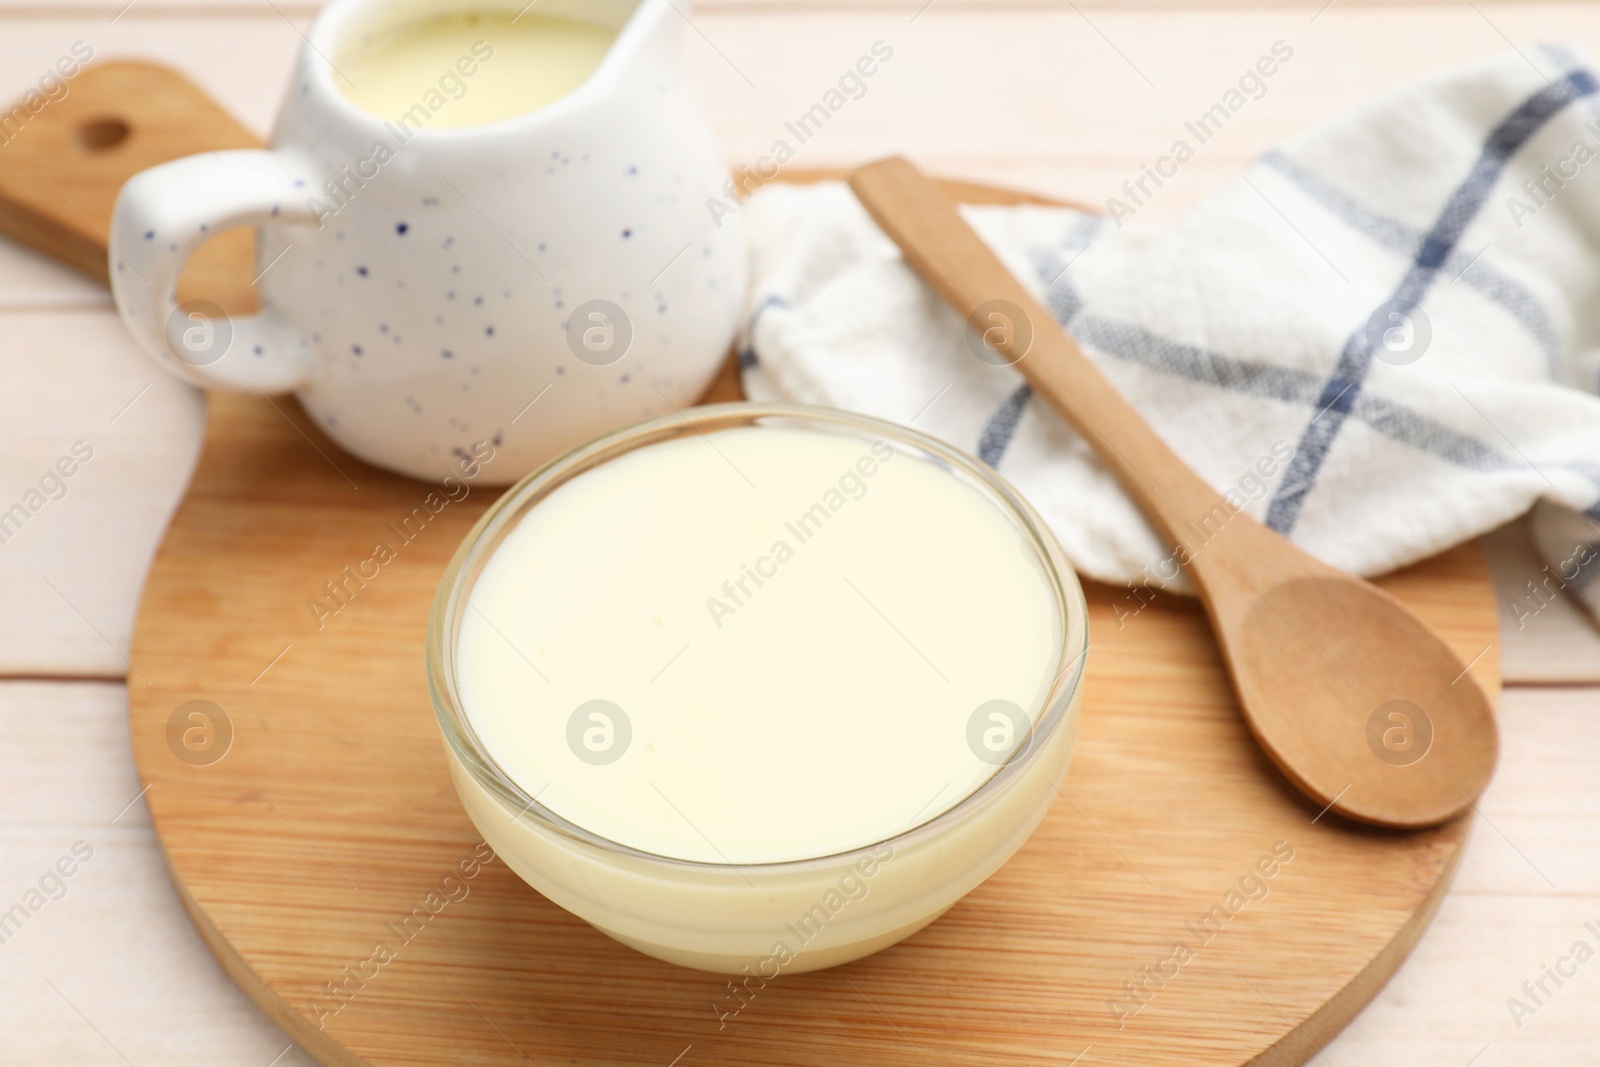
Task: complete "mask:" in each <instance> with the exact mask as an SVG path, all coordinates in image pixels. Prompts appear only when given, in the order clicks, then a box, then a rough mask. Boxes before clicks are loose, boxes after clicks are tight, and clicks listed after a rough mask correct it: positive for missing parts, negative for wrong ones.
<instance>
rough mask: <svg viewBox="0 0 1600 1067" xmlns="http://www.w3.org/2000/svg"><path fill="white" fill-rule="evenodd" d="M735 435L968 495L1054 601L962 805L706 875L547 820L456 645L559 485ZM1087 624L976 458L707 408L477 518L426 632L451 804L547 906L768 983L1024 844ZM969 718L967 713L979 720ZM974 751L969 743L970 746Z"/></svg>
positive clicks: (1036, 535)
mask: <svg viewBox="0 0 1600 1067" xmlns="http://www.w3.org/2000/svg"><path fill="white" fill-rule="evenodd" d="M741 427H784V428H791V429H792V428H802V429H808V430H818V431H822V432H826V433H831V434H844V435H850V436H854V437H857V438H860V439H861V440H862V441H864V442H886V443H887V444H888V446H889V447H891V448H893V449H895V450H896V452H897V453H900V454H905V455H909V456H912V457H915V458H917V459H920V460H922V461H926V462H929V463H932V464H934V465H935V466H937V467H938V468H940V469H941V470H942V471H944V472H946V473H947V474H948V475H949V476H951V477H954V478H958V479H960V480H962V481H963V482H964V483H965V484H967V485H968V486H970V487H972V488H974V489H976V490H977V491H978V492H979V493H980V494H981V495H982V496H983V497H984V498H986V499H987V501H988V502H989V503H990V504H992V505H993V506H994V507H995V508H996V509H998V511H999V512H1000V513H1001V514H1002V515H1003V516H1004V517H1005V519H1006V520H1007V521H1009V523H1010V524H1011V525H1013V526H1014V528H1015V529H1016V531H1017V533H1018V535H1019V541H1020V543H1021V544H1022V546H1023V548H1024V550H1025V551H1026V552H1028V553H1031V554H1032V555H1033V556H1034V557H1035V558H1036V561H1037V563H1038V565H1039V570H1040V573H1041V574H1042V575H1043V576H1044V579H1045V580H1046V582H1047V583H1048V586H1049V596H1050V598H1051V601H1052V604H1053V608H1052V612H1053V613H1055V612H1058V613H1059V614H1058V616H1057V621H1058V623H1059V625H1058V626H1057V627H1056V629H1055V633H1057V634H1058V635H1059V645H1058V647H1055V648H1054V650H1053V651H1054V656H1053V667H1052V670H1051V672H1050V676H1049V678H1047V679H1045V681H1044V683H1043V684H1041V686H1040V691H1041V692H1042V693H1043V694H1044V696H1043V698H1042V700H1041V702H1040V704H1039V706H1037V707H1032V708H1027V709H1025V710H1026V712H1027V715H1028V719H1029V720H1030V721H1031V727H1025V728H1024V729H1025V732H1024V735H1023V736H1022V737H1021V738H1020V739H1016V740H1015V747H1014V748H1009V749H1007V751H1006V752H1004V753H1001V755H1000V757H999V758H998V759H996V760H988V761H986V762H990V763H995V764H996V765H995V766H994V768H993V771H992V773H990V774H989V775H988V777H987V778H985V779H983V780H982V781H981V784H979V785H978V786H977V787H976V788H974V789H973V790H972V791H971V792H969V793H968V794H967V795H965V796H964V797H962V798H961V799H960V800H958V801H957V802H955V803H954V804H953V805H952V806H949V807H947V808H945V809H943V810H941V811H938V812H937V813H935V814H933V815H932V816H931V817H929V818H927V819H925V820H924V821H921V822H919V823H917V824H916V825H914V826H912V827H910V828H909V829H906V830H904V831H902V832H900V833H897V834H894V835H893V836H890V837H887V838H885V839H884V840H881V841H877V842H875V843H873V844H870V845H866V846H864V847H859V848H853V849H850V850H849V851H843V852H838V853H835V854H833V855H826V856H815V857H810V858H805V859H794V860H784V861H781V862H764V863H737V864H735V863H711V862H700V861H692V860H685V859H679V858H675V857H671V856H663V855H656V854H653V853H651V852H648V851H643V850H641V849H639V848H635V847H630V846H628V845H625V844H621V843H618V842H616V841H613V840H608V839H607V838H605V837H603V836H600V835H599V834H597V833H594V832H592V831H591V830H589V829H586V828H585V827H583V826H579V825H576V824H574V823H573V822H572V821H570V820H569V819H567V818H564V817H563V816H562V815H560V814H559V813H558V812H556V811H554V810H552V809H551V808H548V807H546V806H544V805H542V804H541V803H540V802H539V800H538V797H537V795H530V794H529V792H528V791H526V790H525V789H524V788H523V787H522V786H521V785H519V784H518V783H517V782H516V781H514V780H513V779H512V777H511V776H510V775H509V774H507V773H506V771H505V770H504V769H503V768H502V767H501V765H500V764H499V763H498V762H497V761H496V759H495V757H494V755H493V753H491V752H490V751H489V750H488V748H487V747H486V746H485V744H484V743H483V741H482V740H481V739H480V737H479V735H478V733H477V732H476V731H475V730H474V729H473V724H472V721H471V719H470V718H469V716H468V714H467V710H466V708H465V707H464V705H463V701H462V699H461V694H460V690H459V687H458V677H457V673H456V672H457V666H458V662H457V654H456V645H457V638H458V634H459V631H460V627H461V622H462V619H463V617H464V615H465V613H466V612H467V611H469V610H471V607H470V606H469V598H470V597H471V594H472V590H473V587H474V584H475V583H476V581H477V580H478V578H479V576H480V574H481V573H482V571H483V569H484V567H485V565H486V563H487V562H488V560H489V559H490V557H491V556H492V555H493V553H494V552H495V549H496V547H497V546H498V545H499V544H500V543H501V542H502V541H503V540H504V538H505V537H506V536H507V534H508V533H509V532H510V531H511V530H512V529H514V528H515V527H516V525H517V524H518V522H519V521H520V520H521V519H522V518H523V517H524V516H525V515H527V514H528V512H529V511H530V510H531V509H533V508H535V507H537V506H538V505H539V504H540V502H541V501H543V500H544V499H546V498H547V497H548V496H549V495H550V494H551V493H552V492H554V491H555V490H556V489H557V488H558V487H560V486H562V485H563V484H565V483H567V482H569V481H570V480H572V479H574V478H576V477H578V476H579V475H581V474H582V473H584V472H585V471H588V470H591V469H593V468H595V467H597V466H599V465H601V464H604V463H607V462H609V461H611V460H613V459H615V458H617V457H618V456H621V455H624V454H626V453H629V452H631V451H633V450H635V449H639V448H642V447H645V446H647V445H652V444H656V443H659V442H665V441H671V440H675V439H678V438H683V437H686V436H689V435H703V434H709V433H711V432H713V431H716V430H723V429H732V428H741ZM1087 650H1088V626H1087V615H1086V609H1085V606H1084V600H1083V592H1082V590H1081V588H1080V587H1079V585H1078V580H1077V577H1076V575H1075V574H1074V573H1073V571H1072V568H1071V566H1070V565H1069V564H1068V563H1067V561H1066V559H1065V557H1064V556H1063V555H1062V552H1061V549H1060V546H1059V545H1058V544H1057V543H1056V540H1055V538H1054V536H1053V535H1052V534H1051V533H1050V531H1049V530H1048V528H1047V527H1046V526H1045V525H1044V522H1043V520H1042V519H1040V517H1039V516H1038V515H1037V514H1036V513H1035V512H1034V510H1033V509H1032V508H1031V507H1030V506H1029V505H1028V503H1027V502H1026V501H1025V500H1023V499H1022V497H1021V496H1020V495H1018V494H1017V492H1016V491H1015V490H1014V489H1012V488H1011V486H1010V485H1009V484H1007V483H1006V482H1005V481H1004V480H1003V479H1002V478H1000V476H999V475H998V474H996V473H995V472H994V471H993V470H991V469H990V468H988V467H987V466H985V465H983V464H982V463H980V462H979V461H978V460H976V459H974V458H972V457H970V456H968V455H966V454H965V453H963V452H961V451H959V450H957V449H953V448H951V447H949V446H948V445H945V444H943V443H942V442H939V441H937V440H935V439H933V438H931V437H928V436H926V435H925V434H921V433H918V432H916V431H914V430H911V429H909V428H906V427H903V426H899V425H896V424H894V423H889V422H884V421H881V420H878V419H873V418H868V417H865V416H861V415H855V414H851V413H847V412H842V411H836V410H832V409H827V408H817V407H802V406H794V405H777V404H752V403H735V404H717V405H710V406H706V407H697V408H692V409H689V410H687V411H686V412H683V413H680V414H675V415H672V416H668V417H665V418H661V419H656V420H654V421H650V422H645V423H642V424H640V425H637V426H634V427H631V428H629V429H626V430H623V431H620V432H618V433H614V434H611V435H609V436H607V437H604V438H601V439H599V440H597V441H594V442H592V443H590V444H586V445H583V446H582V447H580V448H577V449H575V450H573V451H571V452H569V453H567V454H565V455H563V456H561V457H559V458H557V459H555V460H554V461H552V462H550V463H548V464H546V465H545V466H544V467H543V468H541V469H539V470H537V471H535V472H533V473H532V474H530V475H529V476H528V477H526V478H524V479H523V480H522V481H521V482H519V483H518V484H517V485H515V486H513V487H512V488H511V489H509V490H508V491H507V492H506V493H505V495H504V496H503V497H501V499H500V500H499V501H497V502H496V503H495V504H494V505H493V506H492V507H490V509H489V510H488V511H487V512H486V513H485V514H484V515H483V517H482V518H481V519H480V520H479V521H478V523H477V524H476V525H475V526H474V527H473V529H472V530H471V532H470V533H469V534H468V535H467V537H466V539H465V540H464V541H463V542H462V544H461V546H460V548H459V549H458V550H457V551H456V553H455V556H454V557H453V558H452V559H451V561H450V564H449V566H448V567H447V568H446V570H445V573H444V576H443V578H442V579H441V581H440V583H439V588H438V592H437V594H436V595H435V598H434V601H433V609H432V613H431V615H430V617H429V622H428V632H427V667H428V685H429V691H430V695H431V697H432V699H433V705H434V710H435V712H436V713H437V716H438V721H439V727H440V730H441V731H442V733H443V735H444V740H445V748H446V752H447V756H448V760H449V764H450V771H451V775H452V778H453V779H454V782H455V786H456V790H457V792H458V793H459V794H460V797H461V801H462V803H463V804H464V805H465V807H466V810H467V813H468V815H469V816H470V817H471V819H472V821H473V824H474V825H475V826H476V827H477V828H478V831H479V832H480V833H482V834H483V837H484V839H485V841H487V842H488V844H489V845H490V846H491V847H492V848H493V849H494V850H495V852H496V854H497V855H498V856H499V857H500V858H501V859H502V860H503V861H504V862H505V863H506V864H507V866H509V867H510V868H511V869H512V870H513V871H515V872H516V873H517V874H518V876H520V877H521V878H522V879H523V880H524V881H526V882H527V883H528V884H529V885H530V886H532V887H533V888H534V889H536V890H538V891H539V892H540V893H542V894H543V895H544V896H545V897H547V898H549V899H550V900H551V901H553V902H555V903H556V904H558V905H560V906H561V907H563V908H565V909H566V910H567V911H570V912H572V913H573V914H574V915H577V916H579V917H580V918H582V919H584V920H586V921H587V922H589V923H590V924H592V925H593V926H595V927H596V928H598V929H599V930H601V931H603V932H604V933H606V934H608V935H610V936H611V937H613V938H615V939H617V940H618V941H621V942H623V943H624V944H627V945H630V946H632V947H633V948H635V949H638V950H639V951H641V952H644V953H647V954H649V955H651V956H655V957H657V958H659V959H663V960H667V961H670V962H672V963H676V964H681V965H683V966H686V967H693V968H698V969H700V970H706V971H714V972H719V973H725V974H743V975H746V976H747V980H748V979H749V977H754V978H758V979H760V980H763V981H766V980H771V979H772V978H774V977H776V976H777V975H778V974H780V973H798V972H802V971H809V970H816V969H818V968H822V967H829V966H833V965H835V964H839V963H844V962H846V961H849V960H853V959H857V958H859V957H861V956H865V955H868V954H869V953H872V952H876V951H878V950H879V949H882V948H885V947H887V946H889V945H892V944H894V943H895V942H897V941H899V940H901V939H902V938H905V937H907V936H909V935H911V934H913V933H915V932H916V931H918V930H920V929H921V928H922V927H924V926H926V925H927V924H928V923H930V922H932V921H933V920H935V919H937V918H938V917H939V916H940V915H941V914H943V913H944V912H945V910H946V909H948V908H949V907H950V906H951V905H953V904H954V903H956V901H958V900H960V899H961V897H962V896H964V895H965V894H966V893H968V892H970V891H971V890H972V889H973V888H974V887H976V886H977V885H978V884H979V883H981V882H982V881H983V880H984V879H986V878H988V877H989V875H991V874H993V873H994V872H995V870H997V869H998V868H999V867H1000V865H1001V864H1003V863H1004V862H1005V861H1006V860H1008V859H1009V858H1010V857H1011V856H1012V855H1013V854H1014V853H1015V852H1016V851H1017V849H1019V848H1020V847H1021V846H1022V844H1023V843H1024V842H1025V841H1026V840H1027V839H1028V836H1029V835H1030V834H1031V833H1032V832H1033V830H1034V828H1035V827H1036V826H1037V825H1038V824H1039V822H1040V820H1042V819H1043V818H1044V815H1045V813H1046V811H1047V810H1048V809H1049V807H1050V804H1051V802H1052V801H1053V800H1054V799H1055V797H1056V795H1057V792H1058V790H1059V785H1060V782H1061V780H1062V778H1063V777H1064V775H1065V774H1066V770H1067V765H1068V762H1069V760H1070V758H1071V754H1072V748H1073V743H1074V740H1075V738H1076V734H1077V723H1078V708H1079V703H1080V699H1081V689H1082V679H1083V670H1084V660H1085V654H1086V652H1087ZM975 714H976V713H975ZM969 743H970V742H969Z"/></svg>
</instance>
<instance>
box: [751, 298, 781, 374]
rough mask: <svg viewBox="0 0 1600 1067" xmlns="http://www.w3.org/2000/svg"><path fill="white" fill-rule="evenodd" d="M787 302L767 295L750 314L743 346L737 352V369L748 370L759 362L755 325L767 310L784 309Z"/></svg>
mask: <svg viewBox="0 0 1600 1067" xmlns="http://www.w3.org/2000/svg"><path fill="white" fill-rule="evenodd" d="M788 306H789V302H788V301H787V300H785V299H784V298H783V297H781V296H778V295H777V294H776V293H769V294H767V296H766V297H765V298H763V299H762V301H761V303H759V304H757V305H756V309H755V310H754V311H752V312H751V313H750V322H749V323H748V324H747V325H746V326H745V328H744V337H745V345H744V347H743V348H741V349H740V350H739V369H740V370H749V369H750V368H751V367H754V366H756V365H757V364H758V363H759V362H760V360H758V359H757V358H756V323H758V322H760V321H761V316H762V315H763V314H765V313H766V311H767V309H768V308H786V307H788Z"/></svg>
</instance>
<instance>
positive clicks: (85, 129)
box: [78, 118, 131, 152]
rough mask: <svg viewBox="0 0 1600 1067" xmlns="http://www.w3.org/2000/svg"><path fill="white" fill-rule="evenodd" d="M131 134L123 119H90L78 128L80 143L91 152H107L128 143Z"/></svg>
mask: <svg viewBox="0 0 1600 1067" xmlns="http://www.w3.org/2000/svg"><path fill="white" fill-rule="evenodd" d="M130 132H131V131H130V130H129V128H128V124H127V123H126V122H124V121H123V120H122V119H118V118H98V119H90V120H89V121H88V122H85V123H84V124H83V125H81V126H79V127H78V143H79V144H81V145H82V146H83V147H84V148H86V149H88V150H89V151H90V152H105V151H108V150H109V149H112V148H115V147H117V145H119V144H121V143H122V142H123V141H126V140H127V139H128V134H129V133H130Z"/></svg>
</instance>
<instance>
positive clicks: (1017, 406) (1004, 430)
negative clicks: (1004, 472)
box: [978, 385, 1033, 467]
mask: <svg viewBox="0 0 1600 1067" xmlns="http://www.w3.org/2000/svg"><path fill="white" fill-rule="evenodd" d="M1032 395H1033V390H1032V389H1030V388H1028V387H1027V386H1026V385H1023V386H1020V387H1018V389H1017V391H1016V392H1014V393H1012V394H1011V395H1010V396H1008V397H1006V401H1005V403H1003V404H1001V405H1000V408H999V410H997V411H996V412H995V413H994V414H993V415H990V416H989V421H988V422H986V423H984V424H983V433H982V434H980V435H979V436H978V458H979V459H981V460H983V461H984V462H985V463H987V464H988V465H989V466H991V467H998V466H1000V457H1001V456H1003V455H1005V454H1006V446H1007V445H1009V444H1010V443H1011V438H1012V437H1013V436H1014V435H1015V434H1016V432H1017V423H1018V422H1020V421H1021V420H1022V411H1023V409H1024V408H1025V407H1027V406H1028V398H1029V397H1030V396H1032Z"/></svg>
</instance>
